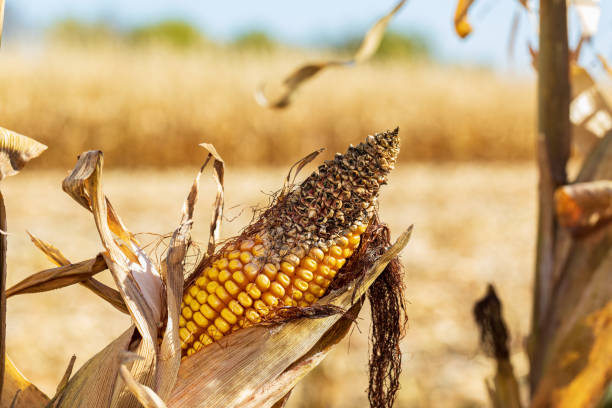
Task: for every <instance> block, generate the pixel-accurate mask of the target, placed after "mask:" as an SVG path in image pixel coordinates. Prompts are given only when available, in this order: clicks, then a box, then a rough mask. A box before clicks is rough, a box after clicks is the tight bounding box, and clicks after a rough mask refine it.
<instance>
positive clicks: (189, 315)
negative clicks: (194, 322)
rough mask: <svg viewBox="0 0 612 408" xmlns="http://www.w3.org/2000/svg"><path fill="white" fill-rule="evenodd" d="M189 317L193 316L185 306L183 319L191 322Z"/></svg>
mask: <svg viewBox="0 0 612 408" xmlns="http://www.w3.org/2000/svg"><path fill="white" fill-rule="evenodd" d="M191 316H193V312H192V310H191V308H190V307H187V306H185V307H184V308H183V317H184V318H185V319H187V320H191Z"/></svg>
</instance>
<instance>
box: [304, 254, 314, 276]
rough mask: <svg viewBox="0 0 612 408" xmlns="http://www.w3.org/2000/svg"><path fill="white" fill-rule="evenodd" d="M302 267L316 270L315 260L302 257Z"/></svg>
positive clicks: (311, 270) (312, 270)
mask: <svg viewBox="0 0 612 408" xmlns="http://www.w3.org/2000/svg"><path fill="white" fill-rule="evenodd" d="M302 268H304V269H307V270H309V271H310V272H314V271H316V270H317V261H315V260H314V259H312V258H311V257H309V256H307V257H305V258H304V259H302Z"/></svg>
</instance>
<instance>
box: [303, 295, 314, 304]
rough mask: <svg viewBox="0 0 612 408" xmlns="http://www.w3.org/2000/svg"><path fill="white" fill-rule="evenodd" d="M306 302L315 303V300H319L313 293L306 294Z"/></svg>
mask: <svg viewBox="0 0 612 408" xmlns="http://www.w3.org/2000/svg"><path fill="white" fill-rule="evenodd" d="M304 300H305V301H306V302H308V303H314V301H315V300H317V299H316V298H315V297H314V295H313V294H312V293H305V294H304Z"/></svg>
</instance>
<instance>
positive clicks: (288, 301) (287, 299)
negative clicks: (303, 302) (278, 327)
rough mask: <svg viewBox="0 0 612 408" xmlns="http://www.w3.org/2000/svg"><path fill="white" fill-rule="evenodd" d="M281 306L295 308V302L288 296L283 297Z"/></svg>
mask: <svg viewBox="0 0 612 408" xmlns="http://www.w3.org/2000/svg"><path fill="white" fill-rule="evenodd" d="M283 304H284V305H285V306H297V302H296V301H295V300H293V299H291V297H289V296H285V297H284V298H283Z"/></svg>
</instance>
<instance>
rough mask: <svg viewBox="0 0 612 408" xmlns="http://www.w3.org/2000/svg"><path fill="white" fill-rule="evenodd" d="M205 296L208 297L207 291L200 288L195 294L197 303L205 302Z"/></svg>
mask: <svg viewBox="0 0 612 408" xmlns="http://www.w3.org/2000/svg"><path fill="white" fill-rule="evenodd" d="M207 297H208V293H206V291H204V290H201V291H199V292H198V294H197V295H196V298H195V300H197V301H198V303H199V304H201V305H203V304H204V303H206V298H207Z"/></svg>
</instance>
